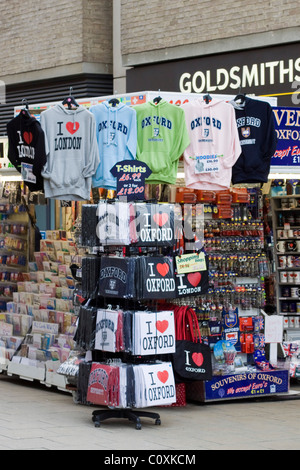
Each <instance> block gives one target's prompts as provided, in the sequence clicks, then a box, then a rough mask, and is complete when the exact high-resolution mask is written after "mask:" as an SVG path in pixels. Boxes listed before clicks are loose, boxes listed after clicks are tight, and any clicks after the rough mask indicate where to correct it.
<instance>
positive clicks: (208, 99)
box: [203, 93, 212, 104]
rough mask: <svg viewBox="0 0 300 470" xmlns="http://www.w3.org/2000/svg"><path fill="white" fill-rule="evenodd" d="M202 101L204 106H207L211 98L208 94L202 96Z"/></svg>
mask: <svg viewBox="0 0 300 470" xmlns="http://www.w3.org/2000/svg"><path fill="white" fill-rule="evenodd" d="M203 100H204V101H205V103H206V104H208V103H210V102H211V101H212V97H211V96H210V95H209V94H208V93H206V95H203Z"/></svg>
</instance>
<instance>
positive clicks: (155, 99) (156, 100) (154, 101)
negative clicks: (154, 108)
mask: <svg viewBox="0 0 300 470" xmlns="http://www.w3.org/2000/svg"><path fill="white" fill-rule="evenodd" d="M158 92H160V90H158ZM161 100H162V97H161V96H160V95H158V96H156V97H155V98H153V103H155V104H158V103H159V102H160V101H161Z"/></svg>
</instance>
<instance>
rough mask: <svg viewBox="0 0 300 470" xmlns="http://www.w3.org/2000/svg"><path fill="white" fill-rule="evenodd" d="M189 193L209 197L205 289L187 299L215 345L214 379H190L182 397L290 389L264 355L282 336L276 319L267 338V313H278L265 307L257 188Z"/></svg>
mask: <svg viewBox="0 0 300 470" xmlns="http://www.w3.org/2000/svg"><path fill="white" fill-rule="evenodd" d="M194 196H195V197H198V198H199V199H202V202H203V199H204V198H205V199H206V201H205V203H204V204H205V205H204V207H205V219H204V227H205V228H204V240H205V242H204V247H205V251H206V252H207V254H208V257H209V271H210V288H209V290H208V293H207V294H205V295H202V296H201V297H199V298H194V299H187V301H190V305H191V306H192V307H193V308H194V309H195V310H196V312H197V315H198V319H199V323H200V329H201V335H202V338H203V340H204V341H206V342H207V343H208V344H209V345H210V347H211V350H212V351H213V352H212V357H213V378H212V379H211V380H210V381H203V382H198V383H196V382H195V383H187V384H186V394H187V399H188V400H192V401H200V402H209V401H222V400H228V399H231V400H232V399H238V398H245V397H247V398H248V397H250V398H251V397H255V396H257V395H259V396H267V395H270V394H281V393H288V391H289V374H288V370H286V369H282V368H281V366H279V367H278V368H277V367H276V365H277V354H276V357H275V358H274V356H273V355H272V361H273V364H276V365H275V367H273V366H272V365H271V364H270V362H269V360H267V359H266V358H267V357H268V355H269V354H268V353H267V349H268V348H270V347H271V349H272V352H273V350H274V348H275V349H276V352H277V344H278V343H279V344H280V343H282V340H283V337H282V328H280V324H279V330H276V332H277V336H276V337H275V338H274V337H272V336H271V333H272V331H273V328H274V326H273V325H270V319H271V320H273V321H274V320H275V318H276V319H277V321H278V316H269V315H267V314H266V313H265V311H264V308H265V306H266V303H267V299H266V290H265V285H266V281H267V280H268V278H269V277H270V275H271V272H272V266H271V263H270V260H269V259H268V257H267V255H266V251H265V236H264V220H263V196H262V192H261V190H260V189H259V188H255V187H254V188H250V189H246V188H232V189H231V190H229V191H227V192H224V191H223V192H221V193H218V192H216V193H212V192H202V193H200V195H196V194H194ZM184 197H185V198H186V199H189V200H191V194H189V192H188V191H187V190H179V192H178V196H177V200H180V198H184ZM220 201H221V203H220ZM279 320H280V318H279ZM277 329H278V324H277ZM227 349H228V351H227ZM268 359H270V358H268ZM284 367H285V368H286V367H287V366H284Z"/></svg>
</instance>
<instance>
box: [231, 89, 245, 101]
mask: <svg viewBox="0 0 300 470" xmlns="http://www.w3.org/2000/svg"><path fill="white" fill-rule="evenodd" d="M245 99H246V93H242V92H241V88H240V89H239V93H238V94H237V95H236V97H235V98H234V100H233V101H235V102H236V103H237V102H238V103H239V104H243V103H244V102H245Z"/></svg>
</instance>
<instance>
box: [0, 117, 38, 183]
mask: <svg viewBox="0 0 300 470" xmlns="http://www.w3.org/2000/svg"><path fill="white" fill-rule="evenodd" d="M6 127H7V137H8V159H9V161H10V162H11V163H12V164H13V165H14V167H15V168H16V170H18V172H19V173H22V163H24V164H26V165H29V166H30V168H31V169H32V174H33V175H31V178H28V180H26V181H25V180H24V182H25V184H26V185H27V186H28V188H29V190H30V191H41V190H43V188H44V185H43V178H42V176H41V172H42V169H43V167H44V165H45V163H46V150H45V136H44V131H43V129H42V128H41V125H40V123H39V122H38V121H37V120H36V119H35V118H34V117H32V116H30V115H29V114H28V113H27V112H26V111H24V112H23V111H21V112H20V114H18V115H17V116H16V117H14V118H13V119H12V120H11V121H9V122H8V123H7V126H6ZM23 174H24V173H23ZM28 176H29V175H28ZM30 180H31V182H30Z"/></svg>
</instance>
